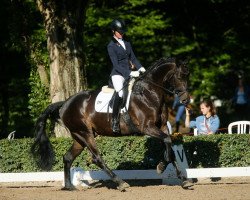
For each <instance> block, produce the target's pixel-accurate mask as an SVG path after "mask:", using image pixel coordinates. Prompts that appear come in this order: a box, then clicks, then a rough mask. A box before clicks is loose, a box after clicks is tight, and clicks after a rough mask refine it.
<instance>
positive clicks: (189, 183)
mask: <svg viewBox="0 0 250 200" xmlns="http://www.w3.org/2000/svg"><path fill="white" fill-rule="evenodd" d="M192 186H194V183H193V182H192V181H190V180H186V181H183V182H182V183H181V187H182V188H183V189H189V188H190V187H192Z"/></svg>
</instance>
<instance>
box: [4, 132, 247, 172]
mask: <svg viewBox="0 0 250 200" xmlns="http://www.w3.org/2000/svg"><path fill="white" fill-rule="evenodd" d="M96 141H97V146H98V148H99V150H100V152H101V155H102V157H103V160H104V161H105V163H106V164H107V166H108V167H109V168H111V169H155V167H156V165H157V164H158V163H159V161H160V160H162V159H163V151H164V145H163V143H162V142H161V141H159V140H158V139H154V138H149V137H138V136H127V137H98V138H96ZM32 142H33V139H15V140H11V141H9V140H0V172H2V173H3V172H31V171H40V170H39V169H38V168H37V166H36V165H35V163H34V161H33V159H31V155H30V147H31V145H32ZM51 143H52V145H53V148H54V151H55V157H56V158H55V163H54V166H53V169H52V171H62V170H63V155H64V154H65V153H66V151H67V149H69V148H70V146H71V145H72V140H71V139H70V138H51ZM249 145H250V135H249V134H244V135H236V134H235V135H228V134H220V135H211V136H197V137H190V136H184V143H183V146H184V150H185V152H186V156H187V160H188V162H189V166H190V167H191V168H197V167H246V166H249V165H250V159H249V158H250V149H249ZM195 151H196V153H197V154H194V152H195ZM73 166H75V167H82V168H84V169H85V170H96V169H99V168H98V167H97V166H96V165H94V164H92V157H91V155H90V154H89V153H88V152H87V151H86V150H84V151H83V152H82V154H81V155H80V156H78V157H77V159H76V160H75V161H74V162H73Z"/></svg>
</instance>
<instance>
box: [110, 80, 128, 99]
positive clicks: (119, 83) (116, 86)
mask: <svg viewBox="0 0 250 200" xmlns="http://www.w3.org/2000/svg"><path fill="white" fill-rule="evenodd" d="M111 79H112V83H113V86H114V89H115V91H116V92H118V95H119V97H122V96H123V90H122V88H123V83H124V81H125V79H124V78H123V77H122V76H121V75H114V76H112V77H111Z"/></svg>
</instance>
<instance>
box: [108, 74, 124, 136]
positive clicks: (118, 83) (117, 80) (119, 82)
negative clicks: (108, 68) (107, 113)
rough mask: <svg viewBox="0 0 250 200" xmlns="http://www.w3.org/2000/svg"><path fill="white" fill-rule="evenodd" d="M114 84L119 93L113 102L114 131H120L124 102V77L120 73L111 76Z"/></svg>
mask: <svg viewBox="0 0 250 200" xmlns="http://www.w3.org/2000/svg"><path fill="white" fill-rule="evenodd" d="M111 79H112V82H113V86H114V89H115V91H116V92H117V93H118V95H116V96H115V99H114V104H113V113H112V130H113V132H114V133H119V132H120V115H119V113H120V108H121V104H122V96H123V91H122V88H123V83H124V78H123V77H122V76H120V75H114V76H112V77H111Z"/></svg>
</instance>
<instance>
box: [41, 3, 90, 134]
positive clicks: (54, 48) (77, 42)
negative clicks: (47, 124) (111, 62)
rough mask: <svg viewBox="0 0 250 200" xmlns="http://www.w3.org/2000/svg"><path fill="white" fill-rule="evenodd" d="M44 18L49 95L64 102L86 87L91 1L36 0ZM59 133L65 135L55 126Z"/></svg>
mask: <svg viewBox="0 0 250 200" xmlns="http://www.w3.org/2000/svg"><path fill="white" fill-rule="evenodd" d="M37 5H38V8H39V10H40V12H41V13H42V15H43V17H44V25H45V30H46V34H47V48H48V51H49V57H50V97H51V101H52V103H54V102H57V101H62V100H65V99H67V98H68V97H70V96H71V95H73V94H75V93H77V92H79V91H80V90H82V89H86V88H87V80H86V74H85V70H84V63H85V59H84V52H83V27H84V21H85V11H86V8H87V5H88V1H82V0H72V1H66V0H62V1H59V0H58V1H53V0H37ZM55 132H56V136H63V135H66V134H67V133H66V131H65V129H64V128H61V127H59V126H58V127H56V131H55Z"/></svg>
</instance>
